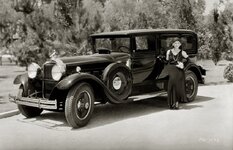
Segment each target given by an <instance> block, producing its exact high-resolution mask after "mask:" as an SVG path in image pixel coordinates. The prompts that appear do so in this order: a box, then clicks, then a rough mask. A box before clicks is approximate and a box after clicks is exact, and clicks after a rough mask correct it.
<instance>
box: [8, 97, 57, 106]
mask: <svg viewBox="0 0 233 150" xmlns="http://www.w3.org/2000/svg"><path fill="white" fill-rule="evenodd" d="M9 100H10V101H11V102H14V103H16V104H19V105H25V106H30V107H37V108H43V109H51V110H55V109H57V108H58V107H57V101H56V100H48V99H41V98H31V97H30V98H29V97H17V96H12V95H9Z"/></svg>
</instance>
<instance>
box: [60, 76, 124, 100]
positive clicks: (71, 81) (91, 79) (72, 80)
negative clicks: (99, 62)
mask: <svg viewBox="0 0 233 150" xmlns="http://www.w3.org/2000/svg"><path fill="white" fill-rule="evenodd" d="M78 82H88V83H91V85H92V86H93V87H97V88H96V89H94V90H97V91H98V90H104V91H106V93H107V94H106V96H107V97H108V99H109V100H110V101H111V102H113V103H121V101H120V100H119V99H118V98H117V97H116V96H115V95H114V94H113V93H112V92H111V91H110V90H109V89H108V88H107V87H106V85H105V84H104V83H103V82H102V81H101V80H100V79H99V78H97V77H96V76H94V75H91V74H88V73H75V74H72V75H70V76H68V77H66V78H64V79H63V80H61V81H60V82H59V83H58V84H57V86H56V88H57V89H58V90H68V89H70V88H71V87H72V86H74V85H75V84H77V83H78ZM94 85H95V86H94ZM101 88H102V89H101Z"/></svg>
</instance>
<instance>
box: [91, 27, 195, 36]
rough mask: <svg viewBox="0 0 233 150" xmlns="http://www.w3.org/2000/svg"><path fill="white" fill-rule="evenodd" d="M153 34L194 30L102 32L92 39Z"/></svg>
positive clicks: (190, 31)
mask: <svg viewBox="0 0 233 150" xmlns="http://www.w3.org/2000/svg"><path fill="white" fill-rule="evenodd" d="M153 33H171V34H172V33H173V34H175V33H192V34H195V32H194V31H192V30H187V29H134V30H122V31H112V32H102V33H96V34H92V35H91V37H115V36H130V35H143V34H153Z"/></svg>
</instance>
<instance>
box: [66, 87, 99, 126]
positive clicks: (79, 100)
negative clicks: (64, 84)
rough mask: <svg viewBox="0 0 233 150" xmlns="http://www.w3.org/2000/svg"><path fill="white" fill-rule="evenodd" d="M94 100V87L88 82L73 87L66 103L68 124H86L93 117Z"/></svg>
mask: <svg viewBox="0 0 233 150" xmlns="http://www.w3.org/2000/svg"><path fill="white" fill-rule="evenodd" d="M94 101H95V98H94V93H93V89H92V88H91V86H90V85H89V84H88V83H80V84H78V85H77V86H74V87H73V88H71V89H70V91H69V93H68V95H67V99H66V104H65V116H66V120H67V122H68V124H69V125H70V126H71V127H73V128H77V127H82V126H85V125H86V124H87V123H88V122H89V120H90V119H91V115H92V112H93V110H94Z"/></svg>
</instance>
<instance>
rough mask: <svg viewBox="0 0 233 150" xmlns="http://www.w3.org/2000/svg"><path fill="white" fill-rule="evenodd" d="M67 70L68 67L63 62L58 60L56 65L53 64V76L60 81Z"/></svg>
mask: <svg viewBox="0 0 233 150" xmlns="http://www.w3.org/2000/svg"><path fill="white" fill-rule="evenodd" d="M65 71H66V67H65V64H63V63H61V62H57V64H56V65H54V66H53V68H52V78H53V80H55V81H59V80H60V79H61V77H62V76H63V74H64V73H65Z"/></svg>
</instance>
